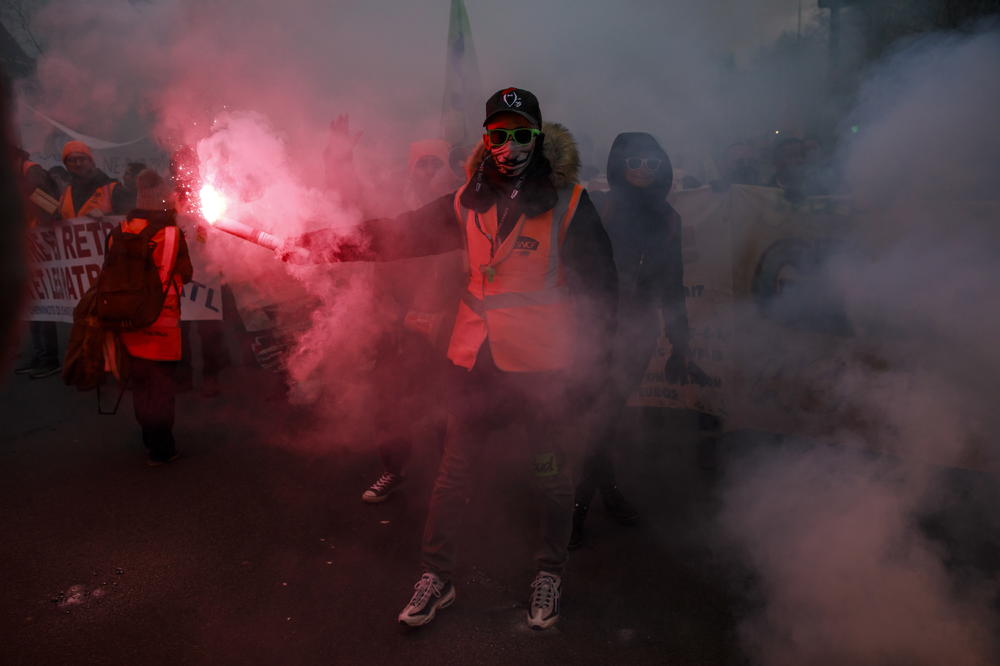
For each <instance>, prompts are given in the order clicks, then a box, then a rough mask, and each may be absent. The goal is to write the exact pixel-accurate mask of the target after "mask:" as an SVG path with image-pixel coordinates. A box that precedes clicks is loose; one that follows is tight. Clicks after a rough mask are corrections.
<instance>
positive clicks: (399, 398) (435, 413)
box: [373, 330, 452, 475]
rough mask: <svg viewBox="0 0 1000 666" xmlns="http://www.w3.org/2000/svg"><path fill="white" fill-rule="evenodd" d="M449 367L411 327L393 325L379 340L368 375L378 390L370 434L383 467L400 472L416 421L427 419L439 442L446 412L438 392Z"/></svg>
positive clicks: (409, 450) (421, 422)
mask: <svg viewBox="0 0 1000 666" xmlns="http://www.w3.org/2000/svg"><path fill="white" fill-rule="evenodd" d="M451 367H452V365H451V362H450V361H448V359H446V358H444V357H443V355H442V353H441V352H440V351H439V350H436V349H434V348H433V347H432V346H431V345H430V343H429V342H427V340H426V339H424V338H423V337H422V336H420V335H419V334H416V333H413V332H412V331H405V330H402V331H395V332H393V333H392V334H391V335H387V336H385V338H384V339H383V340H382V341H381V343H380V345H379V349H378V360H377V362H376V365H375V371H374V373H373V379H374V382H375V385H376V390H377V391H378V394H379V401H378V407H377V411H376V423H377V425H376V432H375V438H376V444H377V446H378V452H379V456H380V457H381V459H382V465H383V467H384V468H385V471H387V472H392V473H393V474H397V475H402V473H403V471H404V468H405V467H406V464H407V463H408V462H409V460H410V455H411V454H412V451H413V438H414V432H415V430H416V429H417V428H418V427H419V426H421V425H426V424H430V425H432V426H433V427H434V429H435V430H436V431H438V432H439V433H440V434H439V436H438V441H439V442H441V443H443V441H444V437H445V422H446V419H447V414H446V412H445V410H444V406H443V405H442V399H441V397H442V395H443V394H444V393H445V390H446V386H447V382H448V381H449V380H450V378H451V375H450V371H451Z"/></svg>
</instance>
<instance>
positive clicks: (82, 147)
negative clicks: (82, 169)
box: [62, 141, 94, 162]
mask: <svg viewBox="0 0 1000 666" xmlns="http://www.w3.org/2000/svg"><path fill="white" fill-rule="evenodd" d="M71 153H83V154H84V155H86V156H87V157H89V158H90V159H94V153H92V152H90V146H88V145H87V144H85V143H84V142H83V141H67V142H66V145H65V146H63V151H62V159H63V162H65V161H66V158H67V157H69V156H70V154H71Z"/></svg>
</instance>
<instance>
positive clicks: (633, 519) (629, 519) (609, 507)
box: [601, 483, 639, 525]
mask: <svg viewBox="0 0 1000 666" xmlns="http://www.w3.org/2000/svg"><path fill="white" fill-rule="evenodd" d="M601 499H603V500H604V509H605V510H606V511H607V512H608V515H609V516H611V517H612V518H613V519H614V520H615V522H617V523H618V524H619V525H635V524H636V523H637V522H638V521H639V512H638V511H636V510H635V507H634V506H632V505H631V504H630V503H629V501H628V500H627V499H625V496H624V495H622V491H620V490H618V486H616V485H615V484H613V483H609V484H606V485H604V486H601Z"/></svg>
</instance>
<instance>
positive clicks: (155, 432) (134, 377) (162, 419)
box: [129, 356, 177, 461]
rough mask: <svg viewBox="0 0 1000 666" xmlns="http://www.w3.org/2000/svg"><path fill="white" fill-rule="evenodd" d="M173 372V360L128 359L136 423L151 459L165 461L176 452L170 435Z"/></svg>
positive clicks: (171, 432) (173, 386)
mask: <svg viewBox="0 0 1000 666" xmlns="http://www.w3.org/2000/svg"><path fill="white" fill-rule="evenodd" d="M176 369H177V362H176V361H151V360H149V359H145V358H137V357H135V356H130V357H129V381H130V382H131V386H132V403H133V406H134V407H135V420H136V421H138V422H139V426H140V427H141V428H142V443H143V444H144V445H145V446H146V448H147V449H149V457H150V458H152V459H153V460H161V461H163V460H167V459H169V458H170V457H171V456H172V455H174V453H176V448H175V446H174V432H173V428H174V409H175V408H174V402H175V397H176V394H177V386H176V384H175V382H174V372H175V371H176Z"/></svg>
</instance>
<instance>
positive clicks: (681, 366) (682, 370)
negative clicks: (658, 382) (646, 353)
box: [663, 352, 688, 386]
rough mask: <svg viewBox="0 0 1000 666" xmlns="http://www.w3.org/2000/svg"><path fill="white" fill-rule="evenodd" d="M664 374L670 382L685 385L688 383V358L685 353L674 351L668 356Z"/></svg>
mask: <svg viewBox="0 0 1000 666" xmlns="http://www.w3.org/2000/svg"><path fill="white" fill-rule="evenodd" d="M663 374H664V376H665V377H666V379H667V383H668V384H680V385H682V386H683V385H684V384H687V383H688V360H687V356H685V355H684V354H679V353H677V352H673V353H671V354H670V356H669V357H668V358H667V364H666V366H664V368H663Z"/></svg>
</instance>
